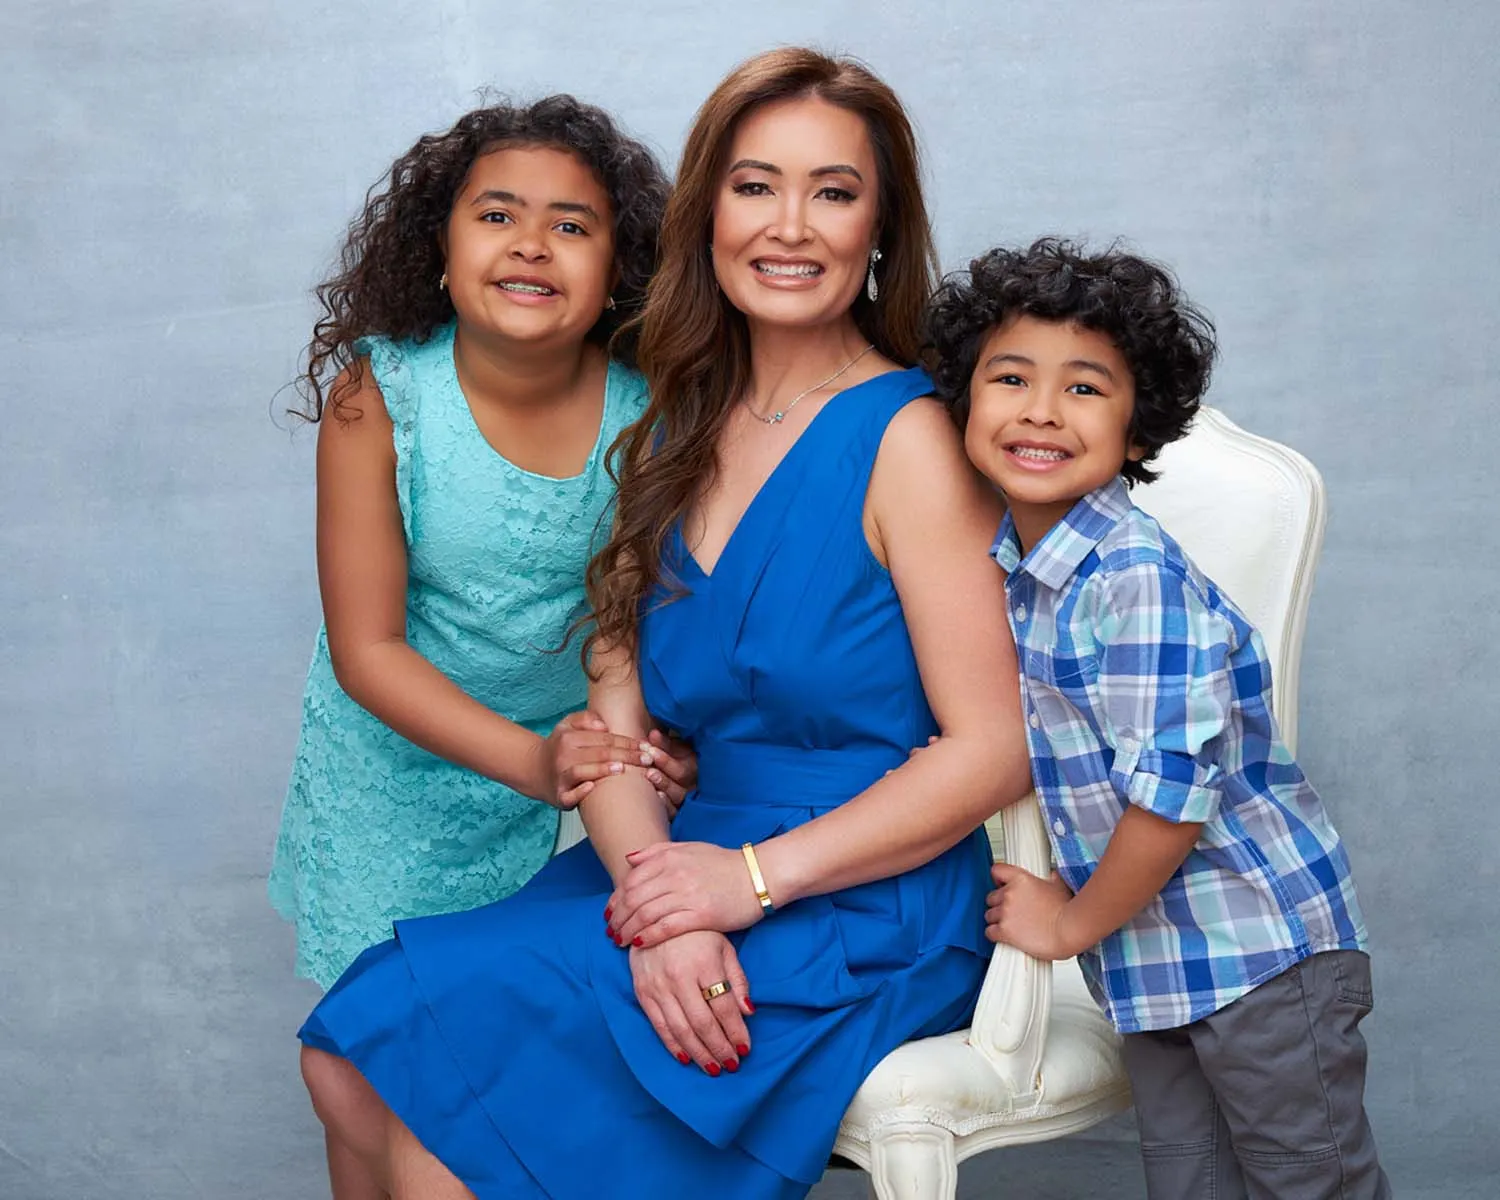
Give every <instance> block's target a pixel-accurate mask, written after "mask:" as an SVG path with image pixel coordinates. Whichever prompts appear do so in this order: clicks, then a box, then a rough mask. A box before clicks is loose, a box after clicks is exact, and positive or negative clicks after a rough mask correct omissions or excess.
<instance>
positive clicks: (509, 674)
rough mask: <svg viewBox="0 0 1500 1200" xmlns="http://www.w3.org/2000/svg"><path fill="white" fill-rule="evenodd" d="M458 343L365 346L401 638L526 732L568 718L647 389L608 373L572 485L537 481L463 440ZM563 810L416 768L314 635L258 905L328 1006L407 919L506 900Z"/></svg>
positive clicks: (412, 753)
mask: <svg viewBox="0 0 1500 1200" xmlns="http://www.w3.org/2000/svg"><path fill="white" fill-rule="evenodd" d="M453 336H454V327H453V325H451V324H449V325H446V326H444V327H443V328H441V329H438V330H437V331H435V332H434V333H433V335H432V336H431V337H430V338H429V339H428V340H427V341H425V342H411V341H392V340H390V339H388V338H383V337H372V338H365V339H363V340H362V341H361V342H360V343H359V345H358V347H357V349H358V351H359V353H361V354H364V355H368V356H369V362H370V368H371V370H372V371H373V373H374V378H375V382H376V383H377V384H378V385H379V387H380V392H381V396H382V398H383V399H384V401H385V406H386V411H387V412H388V413H389V414H390V418H391V424H392V427H393V430H392V436H393V439H394V441H395V449H396V490H397V497H398V500H399V503H400V506H401V523H402V526H403V529H404V532H405V535H406V551H407V576H408V583H407V593H406V636H407V641H408V642H409V643H410V644H411V645H412V646H413V647H415V649H416V650H417V651H418V652H420V653H421V654H423V655H424V656H425V657H426V658H427V659H428V660H429V661H431V662H432V663H433V664H434V665H435V666H436V667H437V668H438V670H440V671H442V672H443V673H444V674H445V675H447V676H448V677H449V678H450V679H452V680H453V681H454V682H455V683H457V684H458V686H459V687H461V688H463V690H464V691H466V692H467V693H468V694H469V695H470V696H473V697H474V698H475V699H476V700H478V701H479V702H480V703H481V704H484V705H487V706H488V707H489V708H491V709H493V710H494V711H496V712H498V713H501V714H502V715H504V716H506V717H508V718H509V719H511V720H512V721H515V722H516V723H517V724H520V725H524V726H525V727H526V728H527V729H530V730H532V731H533V732H536V733H540V734H545V733H548V732H549V731H550V730H551V729H552V726H553V725H555V724H556V723H557V721H558V719H559V718H561V717H563V716H566V715H567V714H568V713H570V712H575V711H577V710H578V709H580V708H582V707H583V705H584V703H585V701H586V698H587V692H588V688H587V681H586V680H585V678H584V674H583V667H582V664H581V662H580V660H579V657H578V652H577V648H576V643H575V644H574V645H573V646H572V647H570V648H569V649H568V650H566V651H564V652H563V653H561V654H549V653H547V651H548V650H550V649H553V648H555V647H557V646H558V645H560V644H561V642H562V640H563V637H564V635H565V634H566V632H567V629H568V627H569V625H570V624H571V623H572V622H573V621H574V620H575V619H576V618H577V617H578V615H579V614H580V613H581V612H582V611H583V610H584V595H583V571H584V567H585V566H586V565H587V563H588V559H589V555H590V554H591V553H592V551H593V549H594V548H595V542H596V539H597V538H598V537H600V536H602V534H603V533H604V532H606V531H607V530H608V520H607V514H608V512H609V510H610V506H611V504H612V503H613V500H614V484H613V483H612V481H611V480H610V478H609V475H608V474H607V472H606V471H605V469H604V458H605V454H606V452H607V451H608V449H609V446H610V443H611V442H612V441H613V440H614V438H615V436H616V435H617V434H618V433H619V432H620V430H621V429H623V428H624V427H625V426H626V425H629V424H630V423H631V422H633V421H635V420H637V419H638V418H639V417H640V415H641V413H642V412H643V411H644V410H645V405H646V384H645V380H644V379H642V378H641V376H640V375H639V374H638V373H636V372H635V371H632V370H630V369H629V368H628V367H624V366H621V365H620V364H618V363H611V364H610V367H609V373H608V376H607V382H606V386H605V396H604V414H603V419H602V420H601V422H600V428H599V437H598V439H597V441H596V443H595V445H594V448H593V451H592V453H591V454H590V456H589V460H588V463H587V465H586V466H585V467H584V469H583V471H582V472H581V473H580V474H578V475H576V476H573V477H572V478H568V479H554V478H551V477H549V476H545V475H537V474H534V473H532V472H530V471H526V470H524V469H522V468H521V467H518V466H516V465H515V464H513V463H511V462H509V461H507V460H506V459H504V458H502V457H501V456H500V455H499V454H497V453H496V452H495V450H494V449H493V448H492V447H491V446H490V444H489V443H488V442H487V441H485V439H484V435H483V434H481V433H480V431H479V428H478V426H477V425H475V423H474V417H473V415H472V413H471V412H470V409H469V405H468V401H467V400H466V399H465V398H464V394H463V391H462V389H461V388H460V387H459V384H458V375H457V372H456V371H455V368H454V365H453ZM556 840H557V810H556V809H554V808H552V807H550V806H548V805H546V804H541V803H538V802H537V801H535V800H532V799H529V798H528V797H525V796H522V795H519V794H518V793H516V792H514V791H512V790H511V789H510V788H508V787H506V786H505V785H504V784H501V783H496V782H495V781H494V780H492V779H486V778H485V777H483V776H481V775H477V774H475V773H474V772H473V771H469V770H467V769H465V768H463V767H460V766H457V765H455V764H453V763H450V762H447V761H445V760H443V759H440V758H438V757H436V756H435V755H432V754H429V753H428V752H427V751H426V750H423V749H421V748H419V747H417V746H415V745H413V744H412V743H411V742H409V741H407V740H406V739H405V738H403V737H401V736H400V735H399V734H397V733H395V732H394V731H393V730H391V729H390V728H389V727H388V726H386V725H385V724H383V723H382V722H381V721H379V720H378V719H377V718H375V717H374V716H372V715H371V714H370V713H368V712H366V711H365V710H364V709H363V708H361V707H360V706H359V705H358V704H356V703H355V702H354V701H353V700H352V699H350V697H349V696H348V694H347V693H345V691H344V690H343V688H341V687H339V684H338V681H337V680H336V679H335V678H334V675H333V664H332V663H331V662H330V661H329V657H328V635H327V631H326V630H319V633H318V639H317V644H316V648H315V650H314V653H313V661H312V666H311V668H310V669H309V671H308V676H307V687H306V690H305V692H304V696H303V703H302V729H301V735H300V737H299V739H298V743H297V757H296V762H295V764H294V766H293V768H292V778H291V783H290V785H289V786H288V788H287V795H286V801H285V804H284V805H283V809H282V818H281V828H280V832H279V833H278V835H277V838H276V849H275V854H274V858H273V862H272V867H271V875H270V880H269V883H268V890H269V892H270V897H271V901H272V903H273V905H274V906H275V907H276V909H277V910H278V911H279V912H280V913H281V914H282V915H283V916H284V917H286V918H287V919H288V920H290V921H293V922H295V924H296V927H297V973H298V974H299V975H304V976H309V977H311V978H312V979H315V980H317V981H318V983H320V984H322V985H323V986H324V987H325V988H326V987H328V986H329V985H330V984H332V983H333V981H334V980H336V979H337V978H338V977H339V975H340V974H341V973H342V972H343V970H344V969H345V968H346V967H347V966H348V965H349V964H350V963H351V962H353V961H354V959H355V958H356V957H357V956H358V955H359V953H360V951H362V950H364V949H365V948H366V947H367V946H372V945H374V944H375V943H376V942H380V941H384V940H385V939H386V938H388V937H390V936H391V925H392V923H393V922H394V921H395V920H398V919H400V918H403V917H417V916H428V915H430V914H432V913H441V912H453V911H456V910H458V909H465V908H474V907H476V906H477V905H480V904H487V903H489V902H490V901H492V900H498V899H500V898H501V897H502V896H508V895H510V894H511V893H512V892H514V891H515V890H516V889H517V888H519V887H520V886H521V885H522V884H523V883H525V882H526V881H527V880H528V879H530V878H531V877H532V875H534V874H535V873H536V872H537V870H538V868H540V867H541V866H542V864H543V863H545V862H546V861H547V859H548V858H549V857H551V855H552V850H553V847H554V845H555V843H556Z"/></svg>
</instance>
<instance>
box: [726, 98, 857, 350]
mask: <svg viewBox="0 0 1500 1200" xmlns="http://www.w3.org/2000/svg"><path fill="white" fill-rule="evenodd" d="M879 185H880V180H879V179H877V178H876V174H875V150H874V147H873V146H872V145H871V144H870V134H869V130H868V129H866V127H865V122H864V119H863V118H862V117H860V116H859V115H858V114H856V113H852V112H850V111H849V110H848V109H844V108H839V107H837V106H836V105H833V104H829V103H828V102H827V101H825V100H820V99H818V98H816V97H811V96H809V97H802V98H798V99H792V100H777V101H772V102H771V103H769V104H765V105H762V106H761V107H759V108H756V109H754V110H752V111H751V112H750V113H749V114H747V115H746V116H745V117H744V118H743V119H742V120H741V121H740V124H739V128H738V129H737V130H736V131H735V134H734V139H733V141H732V142H731V143H730V148H729V156H728V169H727V170H726V171H725V172H724V176H723V178H722V179H721V180H720V181H719V190H718V193H717V195H716V197H715V199H714V209H713V237H712V240H711V242H710V245H711V246H712V248H713V262H714V274H715V276H717V278H718V281H719V287H720V288H722V289H723V291H724V294H725V296H727V297H728V298H729V302H730V303H731V304H733V305H734V306H735V308H737V309H739V310H740V312H742V313H744V314H745V316H746V317H747V318H749V319H750V321H752V322H764V323H766V324H770V325H783V326H800V327H813V326H817V325H822V324H826V323H828V322H830V321H835V320H838V319H840V318H842V317H843V316H845V314H847V313H848V311H849V307H850V305H852V304H853V303H854V298H855V296H856V295H857V294H858V293H859V289H860V288H861V287H862V286H864V281H865V272H866V271H867V270H868V269H869V263H870V251H871V249H872V248H873V247H874V245H875V236H876V234H875V231H876V224H877V221H878V219H879V213H878V212H877V210H876V205H877V196H878V189H879Z"/></svg>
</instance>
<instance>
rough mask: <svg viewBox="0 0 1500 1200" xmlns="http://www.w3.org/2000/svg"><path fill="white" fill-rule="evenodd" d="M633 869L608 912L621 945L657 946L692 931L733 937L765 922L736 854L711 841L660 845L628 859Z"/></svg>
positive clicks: (609, 923)
mask: <svg viewBox="0 0 1500 1200" xmlns="http://www.w3.org/2000/svg"><path fill="white" fill-rule="evenodd" d="M625 861H626V862H628V863H629V864H630V871H629V872H628V873H627V874H626V876H625V878H624V880H623V881H622V882H621V883H620V884H619V886H618V887H616V888H615V892H614V895H612V896H611V897H610V898H609V905H608V907H607V908H605V910H604V919H605V921H606V923H607V925H606V933H608V934H609V936H611V937H613V938H614V939H615V942H616V944H618V945H628V946H635V947H642V946H657V945H660V944H661V943H662V942H665V941H667V940H668V939H669V938H675V937H678V936H680V935H682V934H684V933H689V932H692V931H694V930H712V931H714V932H717V933H730V932H732V931H734V930H736V929H748V928H749V927H750V926H751V925H754V924H755V923H756V922H757V921H759V920H760V919H761V916H762V915H763V914H762V911H761V907H760V901H759V900H758V899H756V896H755V885H754V884H753V883H751V882H750V870H749V868H748V867H747V866H746V865H745V858H744V855H742V854H741V853H740V852H739V851H738V850H725V849H724V848H723V847H722V846H713V845H709V844H708V843H707V842H658V843H656V844H655V845H654V846H647V847H646V848H645V849H644V850H636V851H634V852H632V853H630V854H627V855H626V856H625Z"/></svg>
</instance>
